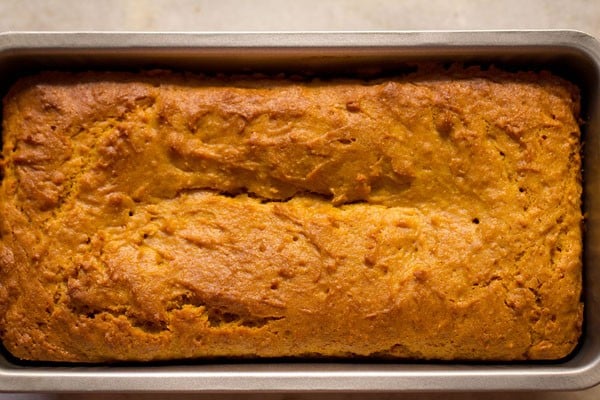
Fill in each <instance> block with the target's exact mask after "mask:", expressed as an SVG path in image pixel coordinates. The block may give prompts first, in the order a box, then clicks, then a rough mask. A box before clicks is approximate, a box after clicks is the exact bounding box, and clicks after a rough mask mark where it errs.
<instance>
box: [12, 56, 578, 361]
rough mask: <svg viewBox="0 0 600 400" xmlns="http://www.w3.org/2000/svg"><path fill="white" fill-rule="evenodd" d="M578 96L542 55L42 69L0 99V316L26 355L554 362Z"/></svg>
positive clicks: (567, 319) (570, 237) (565, 319)
mask: <svg viewBox="0 0 600 400" xmlns="http://www.w3.org/2000/svg"><path fill="white" fill-rule="evenodd" d="M578 112H579V97H578V91H577V89H576V88H575V87H574V86H573V85H571V84H570V83H568V82H566V81H564V80H562V79H560V78H557V77H554V76H552V75H550V74H549V73H545V72H541V73H532V72H522V73H507V72H502V71H499V70H497V69H490V70H488V71H482V70H480V69H478V68H467V69H465V68H461V67H455V68H452V69H451V70H449V71H448V70H444V69H441V68H440V69H435V68H434V69H433V70H431V69H428V70H425V71H421V72H417V73H414V74H410V75H406V76H402V77H398V78H392V79H380V80H371V81H358V80H317V79H314V80H291V79H283V78H267V77H251V76H247V77H235V78H234V77H206V76H200V75H190V74H173V73H168V72H153V73H140V74H134V73H101V72H91V73H42V74H39V75H36V76H33V77H29V78H25V79H22V80H20V81H19V82H18V83H16V85H15V86H14V87H13V88H12V89H11V90H10V92H9V93H8V95H7V96H6V98H5V99H4V119H3V150H2V154H3V160H2V185H1V188H0V334H1V336H2V339H3V343H4V346H5V347H6V349H7V350H8V351H9V352H11V353H12V354H13V355H14V356H16V357H18V358H22V359H26V360H46V361H77V362H106V361H117V360H125V361H132V360H138V361H143V360H166V359H185V358H201V357H282V356H283V357H286V356H302V357H306V356H332V357H344V356H379V357H400V358H418V359H446V360H458V359H460V360H465V359H466V360H519V359H558V358H561V357H564V356H566V355H568V354H569V353H570V352H571V351H572V350H573V348H574V347H575V346H576V344H577V341H578V337H579V335H580V330H581V323H582V304H581V302H580V297H581V251H582V250H581V248H582V244H581V224H582V214H581V209H580V197H581V178H580V169H581V165H580V164H581V162H580V133H579V126H578V122H579V121H578V118H579V117H578Z"/></svg>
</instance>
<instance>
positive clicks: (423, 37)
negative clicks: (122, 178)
mask: <svg viewBox="0 0 600 400" xmlns="http://www.w3.org/2000/svg"><path fill="white" fill-rule="evenodd" d="M416 61H439V62H445V63H453V62H463V63H467V64H470V63H474V64H483V65H490V64H497V65H501V66H503V67H505V68H510V69H536V70H539V69H549V70H552V71H553V72H555V73H558V74H560V75H562V76H564V77H566V78H567V79H570V80H572V81H574V82H575V83H576V84H578V85H579V87H580V88H581V90H582V95H583V118H584V120H585V124H584V126H583V129H584V143H585V144H584V146H585V147H584V185H585V188H584V207H585V212H586V215H587V219H586V231H585V239H584V240H585V243H584V280H585V282H584V301H585V325H584V332H583V336H582V341H581V345H580V346H579V348H578V349H577V350H576V352H575V353H574V354H573V355H572V356H571V357H569V358H568V359H566V360H562V361H558V362H552V363H548V362H545V363H536V362H528V363H448V362H445V363H436V362H418V363H415V362H397V363H391V362H377V361H373V362H366V361H357V362H353V361H344V362H328V361H321V362H306V361H290V360H284V361H281V360H279V361H277V362H274V361H245V362H223V361H220V362H217V363H208V362H199V363H179V364H147V365H146V364H144V365H141V364H135V365H116V366H115V365H113V366H99V365H95V366H82V365H76V366H71V365H55V364H21V363H18V362H16V361H14V360H12V359H11V358H10V357H5V356H1V354H0V391H52V392H59V391H63V392H64V391H71V392H82V391H120V392H134V391H152V392H161V391H179V392H257V391H345V392H349V391H364V392H366V391H432V390H509V389H510V390H575V389H583V388H586V387H590V386H593V385H595V384H597V383H599V382H600V265H599V262H600V44H599V43H598V42H597V41H596V40H595V39H594V38H592V37H590V36H588V35H586V34H583V33H580V32H573V31H507V32H365V33H254V34H247V33H222V34H213V33H173V34H162V33H4V34H0V89H1V90H2V93H5V91H6V90H7V88H8V87H9V86H10V85H11V84H12V83H13V82H14V81H15V79H17V78H18V77H19V76H21V75H23V74H28V73H34V72H36V71H40V70H48V69H67V70H87V69H110V70H120V69H126V70H138V69H149V68H168V69H178V70H192V71H209V72H218V71H221V72H225V73H240V72H241V73H248V72H253V71H262V72H287V73H295V72H302V73H307V72H308V73H310V72H314V73H317V74H327V75H331V74H342V75H348V74H350V75H352V74H363V73H366V72H369V71H375V70H382V72H384V73H388V72H390V73H393V72H394V71H405V70H406V65H408V64H410V63H413V62H416Z"/></svg>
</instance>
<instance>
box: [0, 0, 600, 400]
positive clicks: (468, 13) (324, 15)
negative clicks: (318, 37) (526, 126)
mask: <svg viewBox="0 0 600 400" xmlns="http://www.w3.org/2000/svg"><path fill="white" fill-rule="evenodd" d="M525 28H527V29H538V28H540V29H576V30H581V31H584V32H587V33H589V34H591V35H593V36H595V37H597V38H600V1H597V0H570V1H568V2H567V1H560V0H558V1H553V0H533V1H527V0H498V1H489V0H450V1H449V0H428V1H420V0H404V1H393V0H329V1H327V0H296V1H277V0H255V1H242V0H217V1H210V0H155V1H143V0H96V1H85V0H58V1H44V0H0V31H9V30H10V31H22V30H46V31H57V30H63V31H64V30H102V31H107V30H120V31H123V30H125V31H282V30H285V31H305V30H312V31H315V30H325V31H327V30H445V29H458V30H464V29H525ZM0 390H1V388H0ZM170 397H172V396H167V395H158V394H156V395H143V396H142V395H135V394H119V395H102V394H95V395H89V394H87V395H78V394H62V395H48V394H4V395H0V399H1V400H4V399H19V400H34V399H35V400H47V399H90V400H95V399H102V400H104V399H109V398H110V399H118V400H119V399H120V400H125V399H152V400H155V399H163V398H170ZM482 397H483V398H486V399H491V400H500V399H511V400H519V399H527V400H538V399H586V400H591V399H600V386H597V387H595V388H592V389H588V390H585V391H580V392H570V393H564V392H562V393H561V392H553V393H513V392H509V393H486V394H482V393H430V394H408V395H407V394H369V395H350V394H310V395H306V394H304V395H302V394H268V395H262V394H261V395H258V394H257V395H249V396H243V395H221V396H215V395H192V394H186V395H181V396H177V398H178V399H184V400H186V399H209V398H220V399H238V398H239V399H242V398H244V399H257V400H258V399H267V400H269V399H271V400H283V399H285V400H293V399H298V400H299V399H312V400H324V399H333V400H342V399H404V398H411V399H417V400H418V399H423V400H425V399H447V400H459V399H461V400H462V399H476V398H482Z"/></svg>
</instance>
